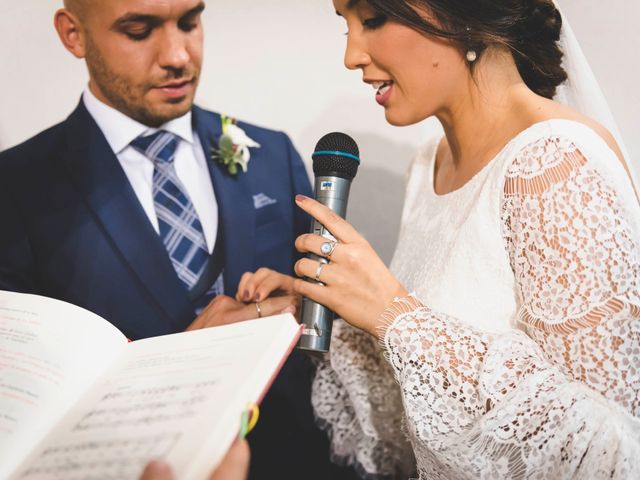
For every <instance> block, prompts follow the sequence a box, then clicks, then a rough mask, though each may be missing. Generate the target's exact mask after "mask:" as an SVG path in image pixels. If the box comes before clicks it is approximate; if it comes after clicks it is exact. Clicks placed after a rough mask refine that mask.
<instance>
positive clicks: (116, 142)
mask: <svg viewBox="0 0 640 480" xmlns="http://www.w3.org/2000/svg"><path fill="white" fill-rule="evenodd" d="M82 100H83V102H84V106H85V107H86V108H87V110H88V111H89V113H90V114H91V116H92V117H93V119H94V120H95V121H96V123H97V124H98V127H100V130H102V133H103V134H104V136H105V138H106V139H107V143H109V146H110V147H111V150H113V153H115V154H116V155H119V154H120V153H121V152H122V151H123V150H124V149H125V148H127V147H128V146H129V144H130V143H131V142H132V141H133V140H135V139H136V138H138V137H139V136H140V135H142V134H145V135H151V134H152V133H155V132H157V131H158V130H165V131H167V132H170V133H173V134H174V135H177V136H178V137H180V138H181V139H182V140H184V141H186V142H188V143H191V144H192V143H193V129H192V127H191V110H189V111H188V112H187V113H185V114H184V115H183V116H181V117H178V118H174V119H173V120H169V121H168V122H167V123H165V124H163V125H161V126H160V127H158V128H152V127H148V126H146V125H143V124H142V123H140V122H138V121H136V120H134V119H133V118H131V117H128V116H126V115H125V114H124V113H122V112H120V111H118V110H116V109H115V108H113V107H110V106H109V105H106V104H105V103H103V102H101V101H100V100H98V99H97V98H96V96H95V95H94V94H93V93H92V92H91V90H90V89H89V86H87V87H86V88H85V89H84V93H83V94H82Z"/></svg>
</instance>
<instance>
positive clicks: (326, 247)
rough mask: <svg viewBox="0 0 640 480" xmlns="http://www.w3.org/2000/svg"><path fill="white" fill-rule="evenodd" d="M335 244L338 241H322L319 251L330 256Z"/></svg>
mask: <svg viewBox="0 0 640 480" xmlns="http://www.w3.org/2000/svg"><path fill="white" fill-rule="evenodd" d="M337 246H338V242H324V243H323V244H322V245H320V251H321V252H322V255H324V256H325V257H327V258H329V257H331V255H332V254H333V251H334V250H335V249H336V247H337Z"/></svg>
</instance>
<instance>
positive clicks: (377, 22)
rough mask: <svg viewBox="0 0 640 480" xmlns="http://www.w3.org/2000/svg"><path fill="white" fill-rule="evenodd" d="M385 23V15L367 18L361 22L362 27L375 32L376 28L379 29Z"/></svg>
mask: <svg viewBox="0 0 640 480" xmlns="http://www.w3.org/2000/svg"><path fill="white" fill-rule="evenodd" d="M386 22H387V16H386V15H382V14H380V15H376V16H375V17H371V18H367V19H365V20H363V21H362V26H363V27H364V28H367V29H369V30H375V29H376V28H380V27H381V26H382V25H384V24H385V23H386Z"/></svg>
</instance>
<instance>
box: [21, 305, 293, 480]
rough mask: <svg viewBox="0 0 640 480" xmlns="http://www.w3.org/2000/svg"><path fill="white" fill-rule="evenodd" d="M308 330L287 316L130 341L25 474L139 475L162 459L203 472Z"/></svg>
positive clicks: (191, 474)
mask: <svg viewBox="0 0 640 480" xmlns="http://www.w3.org/2000/svg"><path fill="white" fill-rule="evenodd" d="M299 331H300V327H299V325H298V324H297V323H296V322H295V319H294V318H293V316H291V315H280V316H276V317H268V318H262V319H259V320H254V321H248V322H242V323H237V324H234V325H227V326H223V327H216V328H208V329H204V330H197V331H192V332H184V333H179V334H174V335H167V336H164V337H156V338H151V339H146V340H141V341H136V342H133V343H131V344H129V345H128V346H127V347H126V348H125V353H124V354H123V356H122V358H121V359H119V360H118V362H117V363H116V364H115V366H114V368H113V369H111V370H110V371H109V372H108V373H107V374H106V376H105V381H104V382H102V383H101V385H99V386H98V387H97V388H95V389H94V391H92V392H91V394H90V395H88V396H86V397H85V398H83V400H82V401H81V402H80V403H79V404H78V405H77V407H76V408H75V409H74V412H73V413H72V414H71V415H69V416H67V417H66V418H65V419H64V420H63V422H62V423H61V424H60V425H59V427H58V428H57V429H56V430H54V431H53V432H52V433H51V434H50V436H49V437H48V438H47V439H46V440H45V442H43V444H42V445H41V446H39V447H38V448H37V451H36V452H35V453H34V455H33V456H32V457H31V458H29V460H28V461H27V462H25V463H26V465H27V466H26V467H25V470H24V471H22V472H20V474H19V475H16V477H15V478H21V479H39V480H48V479H57V478H65V479H67V480H75V479H78V480H79V479H92V478H95V479H98V478H99V479H127V478H132V479H133V478H137V476H138V475H139V474H140V473H141V471H142V470H143V468H144V466H145V465H146V463H147V462H148V461H149V460H151V459H153V458H161V457H162V458H166V459H167V460H169V462H170V463H171V464H172V466H173V468H174V472H175V473H176V478H181V479H183V478H186V479H188V478H201V477H202V475H203V474H204V472H208V471H209V470H210V469H211V468H212V467H213V466H214V465H215V464H216V463H217V462H219V461H220V460H221V458H222V457H223V455H224V454H225V453H226V451H227V449H228V447H229V446H230V445H231V443H232V441H233V439H234V438H235V436H237V434H238V430H239V427H240V416H241V413H242V412H243V411H244V410H246V409H247V407H248V404H249V403H250V402H252V401H257V400H258V399H259V398H260V396H261V393H262V391H263V390H264V389H265V387H266V386H267V385H268V384H269V383H270V380H271V377H272V376H274V375H275V372H277V371H278V370H279V366H280V365H281V363H283V362H284V359H285V358H286V357H287V356H288V353H289V352H290V350H291V349H292V348H293V345H294V343H295V340H297V338H298V335H299Z"/></svg>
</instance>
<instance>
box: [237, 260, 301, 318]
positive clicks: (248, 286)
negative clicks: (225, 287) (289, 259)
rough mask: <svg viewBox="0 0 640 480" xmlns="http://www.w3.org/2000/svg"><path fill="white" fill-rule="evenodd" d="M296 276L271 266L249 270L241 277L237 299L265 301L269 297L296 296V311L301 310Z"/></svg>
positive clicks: (241, 300)
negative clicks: (294, 288) (273, 268)
mask: <svg viewBox="0 0 640 480" xmlns="http://www.w3.org/2000/svg"><path fill="white" fill-rule="evenodd" d="M293 282H294V278H293V277H290V276H289V275H283V274H282V273H278V272H276V271H274V270H271V269H269V268H260V269H258V270H257V271H256V272H255V273H251V272H247V273H245V274H244V275H242V278H240V283H239V284H238V292H237V293H236V299H237V300H238V301H240V302H245V303H246V302H263V301H264V300H265V299H267V298H269V297H276V296H287V297H291V298H294V299H295V300H296V301H295V306H296V307H297V308H296V312H295V313H298V311H299V306H300V296H299V295H298V294H296V293H295V292H294V291H293Z"/></svg>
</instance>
